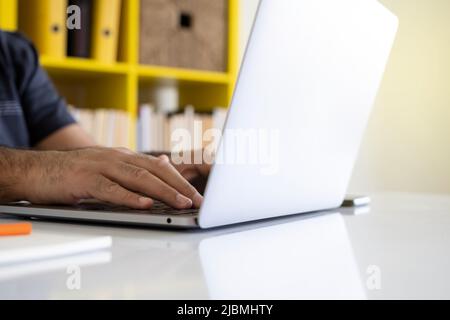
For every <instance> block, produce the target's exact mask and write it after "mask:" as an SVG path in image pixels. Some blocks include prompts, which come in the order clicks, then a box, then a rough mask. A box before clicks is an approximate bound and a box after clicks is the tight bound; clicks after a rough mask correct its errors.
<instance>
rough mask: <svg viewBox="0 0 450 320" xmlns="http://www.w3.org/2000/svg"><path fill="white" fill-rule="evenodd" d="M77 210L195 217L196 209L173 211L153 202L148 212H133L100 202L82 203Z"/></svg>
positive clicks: (133, 210)
mask: <svg viewBox="0 0 450 320" xmlns="http://www.w3.org/2000/svg"><path fill="white" fill-rule="evenodd" d="M76 208H77V209H80V210H83V211H85V210H87V211H109V212H120V213H139V214H154V215H197V214H198V212H199V210H198V209H181V210H179V209H174V208H172V207H169V206H168V205H166V204H165V203H163V202H161V201H154V204H153V206H152V207H151V208H150V209H149V210H135V209H129V208H127V207H123V206H117V205H113V204H108V203H100V202H82V203H80V204H78V205H76Z"/></svg>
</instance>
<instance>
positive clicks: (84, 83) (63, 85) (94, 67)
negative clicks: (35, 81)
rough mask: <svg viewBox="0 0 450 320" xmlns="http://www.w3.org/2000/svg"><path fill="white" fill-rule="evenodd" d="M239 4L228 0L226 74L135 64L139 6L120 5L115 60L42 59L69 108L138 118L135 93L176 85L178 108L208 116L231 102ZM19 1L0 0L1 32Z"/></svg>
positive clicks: (130, 0) (13, 19) (10, 25)
mask: <svg viewBox="0 0 450 320" xmlns="http://www.w3.org/2000/svg"><path fill="white" fill-rule="evenodd" d="M238 2H239V0H228V11H229V12H228V27H229V30H228V65H227V71H226V72H209V71H199V70H189V69H179V68H172V67H161V66H151V65H141V64H139V21H140V18H139V17H140V14H139V12H140V11H139V10H140V1H139V0H123V1H122V12H121V27H120V37H119V54H118V61H117V62H115V63H102V62H98V61H96V60H93V59H83V58H73V57H66V58H61V59H55V58H50V57H46V56H41V57H40V60H41V64H42V66H43V67H44V68H45V69H46V70H47V72H48V74H49V75H50V77H51V78H52V80H53V81H54V83H55V85H56V87H57V88H58V90H59V91H60V93H61V94H62V95H63V96H64V97H65V98H66V99H67V101H68V102H69V103H70V104H74V105H77V106H81V107H91V108H115V109H121V110H125V111H127V112H128V113H129V114H130V115H131V116H132V117H133V118H136V117H137V113H138V105H139V104H140V102H141V101H139V92H140V91H143V90H151V88H152V86H154V85H156V84H158V83H161V82H164V81H172V82H175V83H176V84H177V85H178V88H179V92H180V104H181V105H188V104H191V105H193V106H195V108H196V110H197V111H209V110H211V109H212V108H213V107H216V106H224V107H227V106H228V105H229V103H230V100H231V97H232V93H233V89H234V84H235V79H236V76H237V70H238V65H237V64H238V43H239V41H238V21H239V10H238V7H239V3H238ZM20 10H25V8H21V7H20V1H19V0H0V28H1V29H4V30H12V31H14V30H18V26H19V17H20V15H19V12H20ZM130 130H131V132H130V133H129V136H130V139H131V140H132V141H130V145H131V146H134V147H135V146H136V129H135V128H133V127H132V128H130Z"/></svg>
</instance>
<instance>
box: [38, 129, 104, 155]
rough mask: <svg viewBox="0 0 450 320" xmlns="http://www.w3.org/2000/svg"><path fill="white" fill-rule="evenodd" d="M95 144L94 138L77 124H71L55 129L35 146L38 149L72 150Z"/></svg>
mask: <svg viewBox="0 0 450 320" xmlns="http://www.w3.org/2000/svg"><path fill="white" fill-rule="evenodd" d="M95 145H96V143H95V142H94V140H93V139H92V138H91V137H90V136H89V135H88V134H87V133H86V132H85V131H84V130H83V129H82V128H81V127H80V126H79V125H78V124H73V125H70V126H67V127H65V128H62V129H60V130H58V131H56V132H55V133H53V134H52V135H50V136H49V137H47V138H46V139H44V140H43V141H41V142H40V143H38V144H37V145H36V146H35V147H36V149H38V150H74V149H82V148H87V147H93V146H95Z"/></svg>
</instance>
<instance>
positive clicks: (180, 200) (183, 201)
mask: <svg viewBox="0 0 450 320" xmlns="http://www.w3.org/2000/svg"><path fill="white" fill-rule="evenodd" d="M177 204H179V205H180V206H182V207H192V200H191V199H189V198H186V197H185V196H183V195H182V194H178V195H177Z"/></svg>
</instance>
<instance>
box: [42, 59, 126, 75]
mask: <svg viewBox="0 0 450 320" xmlns="http://www.w3.org/2000/svg"><path fill="white" fill-rule="evenodd" d="M40 60H41V61H40V62H41V64H42V66H43V67H44V68H46V69H47V70H55V71H58V70H59V71H61V72H66V71H67V72H72V73H73V72H76V73H80V72H89V73H97V74H126V73H127V72H128V70H129V66H128V65H127V64H126V63H114V64H108V63H101V62H98V61H95V60H92V59H83V58H73V57H67V58H64V59H55V58H50V57H45V56H41V58H40Z"/></svg>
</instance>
